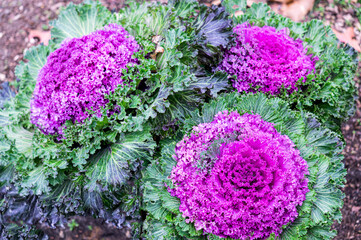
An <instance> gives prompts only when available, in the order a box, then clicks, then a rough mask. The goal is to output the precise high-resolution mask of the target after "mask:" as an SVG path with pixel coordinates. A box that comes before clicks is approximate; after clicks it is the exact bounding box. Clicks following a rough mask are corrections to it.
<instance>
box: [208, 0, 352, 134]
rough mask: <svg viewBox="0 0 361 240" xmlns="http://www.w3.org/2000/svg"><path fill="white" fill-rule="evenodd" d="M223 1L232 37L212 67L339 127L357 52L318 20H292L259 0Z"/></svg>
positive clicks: (348, 112)
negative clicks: (249, 1)
mask: <svg viewBox="0 0 361 240" xmlns="http://www.w3.org/2000/svg"><path fill="white" fill-rule="evenodd" d="M222 4H223V5H224V6H225V7H226V9H227V12H228V13H229V14H230V15H232V20H233V31H234V39H233V41H231V42H230V43H229V45H228V49H227V50H225V51H223V52H224V55H223V56H224V58H223V60H222V63H221V64H220V65H219V67H218V68H217V69H215V71H216V72H217V70H219V71H221V72H224V73H226V74H228V78H229V80H230V82H231V83H232V85H233V87H234V88H235V89H236V90H237V91H239V92H243V93H246V92H264V93H267V94H268V95H269V96H278V97H280V98H282V99H284V100H286V101H287V102H289V103H290V104H291V105H292V107H293V108H294V109H296V108H297V109H299V110H305V111H309V112H311V113H314V114H316V115H317V118H318V120H319V121H320V122H322V123H323V124H325V125H326V126H327V127H329V128H330V129H332V130H334V131H336V132H340V126H341V123H342V122H344V121H346V120H347V119H348V118H349V117H350V116H352V115H353V114H354V111H355V98H356V88H355V84H354V81H353V78H354V76H355V71H356V67H357V59H356V57H357V54H356V52H355V51H354V50H353V49H352V48H351V47H350V46H340V45H341V43H340V42H339V41H338V40H337V38H336V36H335V34H334V33H333V32H332V30H331V28H330V27H329V26H325V25H323V23H322V22H321V21H319V20H312V21H310V22H304V23H295V22H293V21H292V20H290V19H288V18H286V17H283V16H281V15H278V14H276V13H274V12H273V11H272V10H271V8H270V7H269V6H267V5H266V4H262V3H260V4H252V6H251V7H250V8H247V7H246V1H242V0H239V1H237V0H225V1H224V2H223V3H222ZM236 11H242V12H243V14H235V13H236ZM236 15H237V16H236ZM234 88H233V89H234Z"/></svg>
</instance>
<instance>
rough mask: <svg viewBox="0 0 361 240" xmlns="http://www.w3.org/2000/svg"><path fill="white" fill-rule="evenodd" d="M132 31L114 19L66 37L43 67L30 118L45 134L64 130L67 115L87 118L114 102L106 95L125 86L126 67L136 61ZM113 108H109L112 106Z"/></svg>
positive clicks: (135, 46) (73, 118) (79, 118)
mask: <svg viewBox="0 0 361 240" xmlns="http://www.w3.org/2000/svg"><path fill="white" fill-rule="evenodd" d="M138 50H139V45H138V44H137V42H136V41H135V39H134V37H133V36H130V35H129V33H128V32H127V31H126V30H124V28H123V27H122V26H120V25H117V24H109V25H107V26H105V27H104V29H102V30H97V31H95V32H92V33H90V34H89V35H85V36H82V37H81V38H72V39H67V40H65V41H64V42H63V43H62V44H61V46H60V48H59V49H57V50H55V51H54V52H52V53H51V54H50V55H49V57H48V59H47V62H46V64H45V65H44V67H43V68H42V69H41V70H40V72H39V75H38V79H37V83H36V87H35V90H34V94H33V95H34V96H33V99H32V101H31V122H32V123H33V124H35V125H36V126H38V127H39V128H40V129H41V130H42V132H43V133H45V134H60V135H61V134H62V129H63V127H64V126H63V125H64V123H65V122H66V121H67V120H71V121H72V122H74V123H75V122H79V123H81V122H83V121H84V120H85V119H87V118H89V116H90V113H89V112H88V110H92V111H94V112H95V114H96V115H97V116H98V117H101V113H100V110H101V108H102V107H104V106H105V105H106V103H108V102H109V100H108V99H106V98H105V95H107V94H110V93H111V92H113V91H114V90H115V89H116V88H117V87H126V85H127V82H126V81H124V80H123V79H122V71H123V70H124V69H126V68H127V65H132V64H136V63H137V60H136V59H134V58H133V57H132V56H133V54H134V53H135V52H137V51H138ZM109 113H110V112H109Z"/></svg>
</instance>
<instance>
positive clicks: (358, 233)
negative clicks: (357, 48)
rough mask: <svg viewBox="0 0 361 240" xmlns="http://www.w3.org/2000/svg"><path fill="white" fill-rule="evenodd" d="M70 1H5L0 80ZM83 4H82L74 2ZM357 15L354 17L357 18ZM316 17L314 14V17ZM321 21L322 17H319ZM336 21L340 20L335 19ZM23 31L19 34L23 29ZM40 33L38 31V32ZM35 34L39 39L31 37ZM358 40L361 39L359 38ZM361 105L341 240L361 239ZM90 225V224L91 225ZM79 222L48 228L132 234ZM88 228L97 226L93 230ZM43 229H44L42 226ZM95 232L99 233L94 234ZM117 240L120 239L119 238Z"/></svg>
mask: <svg viewBox="0 0 361 240" xmlns="http://www.w3.org/2000/svg"><path fill="white" fill-rule="evenodd" d="M68 2H70V1H36V2H35V3H34V2H32V1H30V0H28V1H5V2H2V3H1V4H2V6H1V9H0V19H1V20H2V21H0V29H1V30H0V36H1V37H0V46H5V47H2V48H1V49H0V55H1V57H0V58H1V64H0V74H1V75H0V80H1V81H13V80H14V79H15V75H14V67H15V65H17V64H18V62H19V61H21V60H22V59H23V50H24V49H25V48H29V47H30V46H33V45H37V44H38V43H39V41H42V40H44V38H46V34H47V33H46V32H47V25H48V19H54V18H56V16H57V14H58V13H59V7H61V6H65V5H66V4H67V3H68ZM73 2H75V3H79V2H81V1H73ZM104 3H105V5H106V6H108V7H109V9H114V10H119V9H120V8H121V6H122V4H121V3H120V2H119V1H104ZM328 14H331V12H327V11H326V12H325V13H324V17H325V18H326V19H331V24H332V19H333V18H332V17H327V16H328ZM355 14H356V13H354V15H353V16H354V17H356V15H355ZM310 17H312V15H310ZM317 17H318V18H320V16H319V15H318V16H317ZM335 21H336V20H335ZM18 26H22V30H21V31H19V27H18ZM35 29H36V30H37V32H34V30H35ZM29 34H33V36H34V37H35V38H32V37H30V38H29ZM42 34H43V35H42ZM358 39H360V38H359V37H358ZM358 72H359V74H357V75H356V76H358V78H357V77H356V79H355V81H356V82H357V87H358V92H359V94H360V91H361V90H360V84H359V83H360V65H359V71H358ZM360 119H361V106H360V101H359V100H358V101H357V111H356V114H355V116H354V117H352V118H351V119H350V120H349V121H348V122H347V123H345V124H344V125H343V127H342V131H343V134H344V136H345V139H346V148H345V150H344V154H345V160H344V162H345V166H346V168H347V171H348V174H347V177H346V178H347V183H346V186H345V188H344V192H345V194H346V198H345V203H344V207H343V209H342V214H343V221H342V223H341V224H336V225H335V228H336V229H337V231H338V236H337V239H358V238H359V237H361V223H360V221H361V198H360V195H361V193H360V190H359V189H360V188H361V171H360V163H361V157H360V156H361V149H360V147H361V146H360V139H361V123H360ZM88 221H89V222H90V223H89V222H88ZM75 222H76V223H78V224H79V225H80V226H76V224H75V225H74V226H71V227H70V228H71V229H73V231H69V227H67V230H62V229H56V230H51V229H44V230H45V232H47V233H48V234H49V236H50V239H61V237H62V236H64V238H66V239H99V237H102V238H104V239H115V238H114V236H119V235H124V236H125V238H124V239H126V237H127V235H129V232H127V230H124V231H120V232H119V231H118V230H115V229H114V228H112V227H109V226H107V225H105V224H103V225H102V224H101V223H100V221H95V220H94V221H93V220H90V219H87V218H85V219H79V218H75ZM88 226H93V227H91V228H89V227H88ZM40 227H41V226H40ZM94 232H95V233H94ZM116 239H119V237H118V238H116Z"/></svg>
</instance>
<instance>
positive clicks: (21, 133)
mask: <svg viewBox="0 0 361 240" xmlns="http://www.w3.org/2000/svg"><path fill="white" fill-rule="evenodd" d="M109 23H117V24H120V25H122V26H123V27H124V28H125V29H126V30H127V31H128V32H129V33H130V34H131V35H132V36H134V37H135V39H136V41H137V42H138V44H139V45H140V51H139V52H137V53H135V54H134V58H136V59H137V60H138V62H139V64H137V65H134V66H128V69H127V70H124V71H123V76H122V78H123V79H124V80H125V81H126V82H129V86H128V87H126V88H120V87H119V88H117V89H116V90H115V91H114V92H112V93H110V94H109V95H107V96H106V98H107V99H108V100H109V103H108V104H107V105H106V106H105V107H104V109H102V117H96V116H92V117H89V118H88V119H86V120H85V121H84V122H83V123H78V122H73V121H72V120H69V121H67V122H66V123H65V126H66V128H65V129H64V133H63V136H62V138H61V139H60V138H58V136H51V135H44V134H43V133H42V132H40V131H39V130H38V129H37V128H36V127H35V126H34V125H33V124H31V122H30V100H31V97H32V93H33V90H34V88H35V84H36V80H37V76H38V73H39V71H40V69H41V68H42V67H43V66H44V64H45V63H46V60H47V57H48V56H49V54H50V53H51V52H53V51H55V50H56V49H57V48H59V47H60V45H61V43H62V42H63V41H64V40H66V39H68V38H78V37H82V36H83V35H86V34H89V33H91V32H93V31H95V30H98V29H101V28H103V27H104V26H105V25H107V24H109ZM229 23H230V20H228V19H227V15H226V13H225V12H224V10H218V9H212V10H209V9H207V8H206V7H205V6H200V5H199V4H198V2H197V1H195V0H187V1H179V0H174V1H169V3H168V4H167V5H162V4H160V3H149V2H143V3H139V2H137V1H128V2H126V7H125V8H123V9H121V11H120V12H119V13H111V12H110V11H109V10H107V9H106V8H105V7H104V6H102V5H101V4H100V3H99V2H92V1H86V2H84V3H83V4H80V5H74V4H72V3H71V4H69V5H68V6H67V7H66V8H65V9H63V10H62V12H61V13H60V15H59V17H58V19H56V20H54V21H52V22H51V26H52V29H51V36H52V39H51V40H50V42H49V45H48V46H44V45H40V46H37V47H34V48H31V49H30V50H29V51H27V53H26V54H25V59H26V60H25V61H26V62H21V63H20V65H19V66H17V68H16V76H17V78H18V79H19V81H18V82H16V83H14V86H15V87H16V88H17V94H16V96H14V93H12V92H11V91H10V89H9V88H8V87H7V88H6V89H5V90H6V91H2V95H4V97H3V96H1V97H2V98H4V100H5V101H6V103H5V104H3V105H2V106H1V108H2V110H0V124H1V127H2V128H1V129H0V157H1V160H0V186H1V187H3V188H4V189H12V191H11V193H10V192H9V191H8V190H6V191H5V190H4V191H0V194H1V197H2V199H3V204H2V208H1V209H0V219H1V221H0V226H1V227H0V236H1V237H7V236H14V237H22V236H23V235H24V236H26V234H30V233H32V232H34V235H29V239H31V238H34V239H37V237H38V235H37V234H39V232H38V231H36V230H35V229H34V228H32V227H30V226H28V225H26V224H30V225H33V226H35V224H36V223H37V221H39V220H40V219H41V221H42V222H44V223H47V224H49V225H50V226H57V225H59V224H60V225H64V224H66V220H67V219H68V218H69V217H71V216H74V215H92V216H95V217H100V218H104V219H106V220H107V221H109V222H112V223H114V224H115V225H117V226H119V227H121V226H123V225H129V224H133V226H134V228H133V237H134V238H135V239H136V238H137V237H138V235H139V229H140V226H141V224H140V223H137V222H139V221H140V220H141V215H140V212H139V206H140V203H141V194H140V192H141V189H142V187H141V186H140V178H141V175H140V172H141V169H142V168H143V166H144V165H147V164H149V162H150V160H151V158H152V154H153V152H154V150H155V146H156V144H155V141H154V140H153V137H154V136H155V137H156V138H158V139H159V138H164V137H166V136H167V134H172V132H173V130H175V129H176V128H178V125H179V122H182V121H183V120H184V119H185V118H186V116H187V115H189V114H190V112H192V111H194V110H195V109H197V108H198V107H199V106H200V105H201V104H202V103H203V102H204V101H205V99H206V98H207V97H208V96H216V95H217V93H218V92H219V91H221V90H222V89H224V88H225V87H226V86H227V84H228V80H227V79H226V78H224V77H223V76H220V75H219V74H217V75H215V76H212V73H207V72H202V74H199V72H198V70H197V69H199V68H198V65H199V62H200V59H201V50H202V51H206V50H207V46H214V49H216V48H217V47H218V46H220V45H222V46H223V45H224V44H226V42H227V41H226V38H227V37H229V35H230V24H229ZM215 26H216V27H217V28H216V31H214V32H212V31H211V29H212V28H213V27H215ZM219 33H221V35H220V36H218V34H219ZM212 54H213V55H214V56H213V57H215V56H216V55H217V54H215V50H214V51H212ZM214 66H216V63H214ZM200 81H202V82H203V83H202V84H199V83H198V82H200ZM115 106H117V108H118V109H120V110H119V111H116V112H115V113H114V114H112V115H109V114H107V113H108V111H109V110H113V109H114V107H115ZM89 111H90V113H91V112H92V111H91V110H90V109H89ZM155 125H156V126H157V128H155V127H153V126H155ZM152 134H154V135H152ZM34 199H35V200H34ZM13 201H18V202H19V205H20V204H22V205H23V207H22V208H20V207H19V209H17V210H16V211H13V210H12V208H11V206H10V205H9V204H10V203H11V202H13ZM34 201H35V202H34ZM167 207H168V208H169V209H174V205H171V204H170V205H167ZM172 207H173V208H172ZM28 208H34V209H36V211H37V213H36V214H37V215H36V216H32V214H35V213H33V212H29V213H26V212H25V211H27V209H28ZM24 214H29V216H30V217H29V221H26V224H25V225H21V226H20V225H17V227H16V228H15V227H12V226H13V225H11V224H13V223H15V225H16V224H18V223H19V221H20V220H22V219H23V218H22V217H21V216H23V215H24ZM39 236H40V235H39Z"/></svg>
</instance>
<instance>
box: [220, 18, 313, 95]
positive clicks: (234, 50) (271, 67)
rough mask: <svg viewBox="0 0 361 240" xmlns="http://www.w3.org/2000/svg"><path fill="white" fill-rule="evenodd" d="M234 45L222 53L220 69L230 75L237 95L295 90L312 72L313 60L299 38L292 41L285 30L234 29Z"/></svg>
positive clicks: (239, 26)
mask: <svg viewBox="0 0 361 240" xmlns="http://www.w3.org/2000/svg"><path fill="white" fill-rule="evenodd" d="M233 32H234V33H235V35H236V36H235V38H236V43H235V46H233V47H231V48H230V49H229V50H228V51H226V52H225V55H224V59H223V61H222V63H221V65H220V69H222V70H224V71H225V72H227V73H228V74H229V75H230V76H233V75H236V78H235V79H232V82H233V87H234V88H236V89H237V90H238V91H239V92H243V91H244V92H254V91H256V90H257V91H261V92H265V93H270V94H272V95H275V94H278V93H280V90H281V89H282V88H285V89H287V90H288V92H289V93H292V92H293V91H297V90H298V87H297V81H298V80H299V79H301V78H302V79H303V80H302V81H303V82H305V81H306V77H307V75H308V74H310V73H312V72H313V71H314V70H315V61H316V60H317V58H316V57H312V54H307V49H306V48H304V47H303V42H302V40H301V39H297V40H294V39H293V38H292V37H290V36H289V30H288V29H287V28H285V29H281V30H279V31H277V30H276V29H275V28H274V27H270V26H263V27H258V26H251V25H250V24H249V23H247V22H246V23H242V24H238V25H236V26H235V27H234V29H233Z"/></svg>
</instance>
